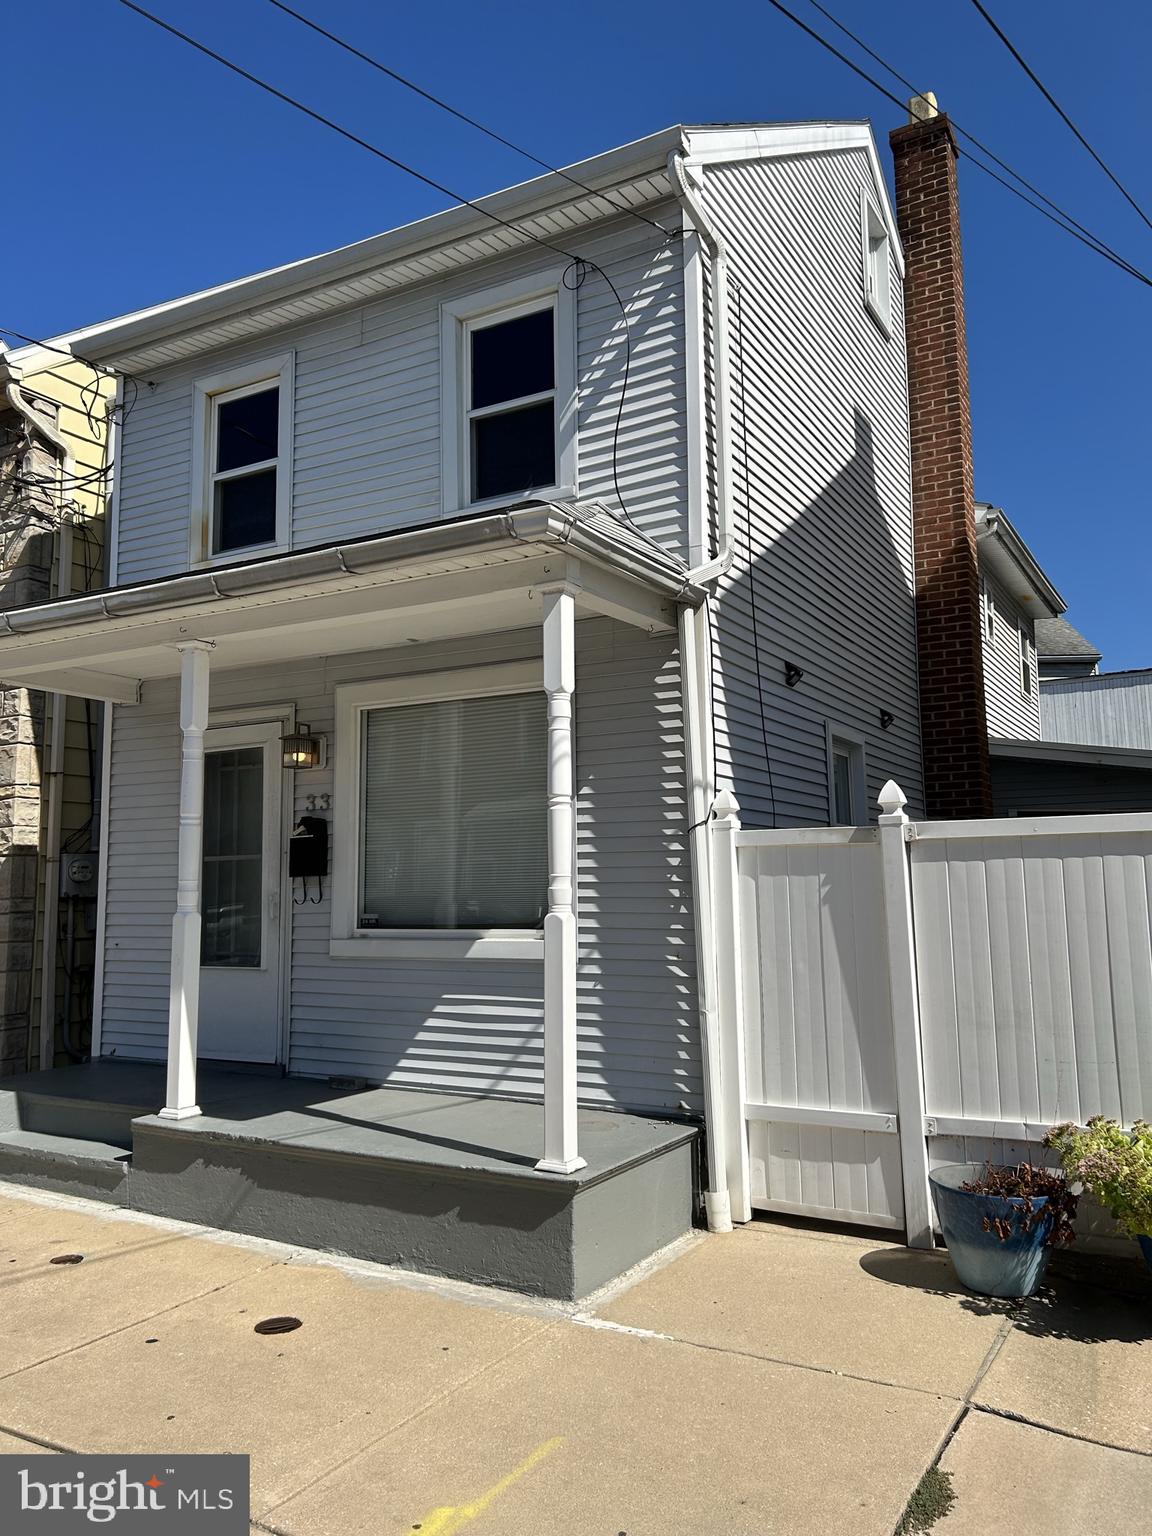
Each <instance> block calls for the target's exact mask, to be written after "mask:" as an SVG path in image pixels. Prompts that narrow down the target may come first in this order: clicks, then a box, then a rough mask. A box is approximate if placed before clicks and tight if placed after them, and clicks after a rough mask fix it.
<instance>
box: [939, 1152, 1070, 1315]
mask: <svg viewBox="0 0 1152 1536" xmlns="http://www.w3.org/2000/svg"><path fill="white" fill-rule="evenodd" d="M931 1183H932V1193H933V1196H934V1197H935V1200H936V1212H937V1215H938V1216H939V1217H940V1229H941V1231H942V1232H943V1234H944V1241H945V1242H946V1243H947V1245H948V1254H949V1257H950V1258H951V1260H952V1263H953V1266H954V1268H955V1270H956V1274H957V1276H958V1277H959V1279H960V1281H961V1283H962V1284H963V1285H966V1286H967V1287H968V1289H969V1290H970V1291H977V1292H979V1293H980V1295H982V1296H1001V1297H1020V1296H1031V1295H1032V1293H1033V1291H1035V1289H1036V1287H1037V1286H1038V1285H1039V1284H1040V1282H1041V1280H1042V1279H1043V1278H1044V1271H1045V1270H1046V1269H1047V1267H1048V1259H1049V1257H1050V1255H1051V1253H1052V1249H1053V1248H1058V1247H1062V1246H1064V1245H1065V1244H1067V1243H1070V1242H1072V1240H1073V1236H1074V1233H1073V1228H1072V1223H1073V1221H1074V1220H1075V1217H1076V1196H1075V1195H1074V1194H1073V1193H1072V1190H1071V1188H1070V1186H1069V1184H1068V1181H1067V1179H1065V1177H1064V1175H1063V1174H1062V1173H1060V1172H1059V1171H1058V1170H1056V1169H1052V1168H1040V1167H1037V1166H1036V1165H1035V1164H1034V1163H1017V1164H1015V1165H1013V1166H1004V1165H1002V1164H998V1163H951V1164H949V1165H947V1166H946V1167H943V1168H937V1169H935V1170H934V1171H933V1173H932V1175H931Z"/></svg>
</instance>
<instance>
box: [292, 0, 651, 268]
mask: <svg viewBox="0 0 1152 1536" xmlns="http://www.w3.org/2000/svg"><path fill="white" fill-rule="evenodd" d="M268 3H269V4H270V5H274V6H275V7H276V9H277V10H278V11H283V12H284V14H285V15H286V16H291V17H293V18H294V19H295V20H296V21H298V22H300V23H301V24H302V25H303V26H305V27H309V28H311V30H312V31H313V32H317V33H319V35H320V36H321V37H326V38H327V39H328V41H329V42H330V43H335V44H336V46H337V47H338V48H343V49H344V51H345V52H346V53H350V54H352V55H353V57H354V58H357V59H361V60H362V61H363V62H364V63H365V64H370V65H371V66H372V68H373V69H377V70H379V71H380V73H381V74H382V75H387V76H388V78H389V80H395V81H396V83H397V84H398V85H402V86H404V87H405V88H406V89H407V90H409V91H414V92H415V93H416V95H417V96H422V97H423V98H424V100H425V101H430V102H431V103H432V105H433V106H436V107H439V108H440V109H441V110H442V111H444V112H449V113H451V115H452V116H453V117H455V118H459V120H460V121H461V122H462V123H467V124H468V126H469V127H470V128H475V129H477V130H478V131H479V132H480V133H484V134H487V136H488V137H489V138H490V139H493V140H495V142H496V143H497V144H503V145H504V147H505V149H510V150H512V151H513V152H514V153H515V154H517V155H522V156H523V157H524V159H525V160H531V162H532V164H533V165H538V166H540V168H541V169H542V170H545V171H551V172H552V174H553V175H555V176H562V177H563V178H564V180H565V181H566V182H568V183H570V185H572V186H574V187H579V188H580V190H581V192H587V193H588V195H589V196H590V197H598V198H600V199H601V201H602V202H605V203H607V204H608V206H609V207H610V208H614V209H615V210H616V212H617V213H625V214H629V215H630V216H631V217H632V218H635V219H639V220H640V221H641V223H643V224H647V225H648V227H649V228H650V229H654V230H656V231H657V232H658V233H659V234H661V235H663V236H664V237H665V239H671V238H673V237H672V232H671V231H670V230H667V229H665V228H664V226H663V225H662V224H658V223H657V222H656V220H655V219H649V218H647V217H646V216H645V215H644V214H642V213H640V212H638V211H637V210H636V209H635V208H632V207H629V206H628V204H626V203H618V202H616V200H615V199H614V198H612V197H609V196H608V194H607V193H606V192H602V191H598V190H597V189H596V188H595V187H589V186H587V185H586V184H585V183H584V182H582V181H580V180H578V179H577V178H576V177H575V176H570V175H569V174H568V172H567V171H564V170H561V168H560V167H559V166H558V165H553V164H552V163H551V162H550V161H548V160H541V158H540V156H539V155H535V154H533V153H532V151H531V150H530V149H525V148H524V147H523V145H521V144H516V143H514V142H513V141H512V140H511V139H507V138H505V137H504V135H503V134H501V133H497V132H496V130H495V129H494V128H489V127H488V126H487V124H486V123H481V122H478V121H477V120H476V118H474V117H469V116H468V114H467V113H466V112H461V111H460V110H459V108H458V107H454V106H452V104H451V102H447V101H444V100H443V98H442V97H440V96H435V95H433V93H432V92H431V91H428V90H425V88H424V87H423V86H422V85H417V84H416V82H415V81H414V80H409V79H408V77H407V76H406V75H402V74H400V73H399V71H398V70H395V69H392V68H390V66H389V65H387V64H382V63H381V62H380V60H379V59H376V58H373V57H372V55H371V54H370V53H365V52H364V51H363V50H362V49H360V48H357V47H356V46H355V45H354V44H353V43H350V42H348V41H347V40H346V39H345V38H342V37H338V36H337V35H336V33H335V32H329V31H328V29H327V27H322V26H321V25H320V23H319V22H317V21H313V20H312V19H311V17H309V16H305V15H304V14H303V12H302V11H297V10H294V9H293V7H292V6H290V5H285V4H284V0H268Z"/></svg>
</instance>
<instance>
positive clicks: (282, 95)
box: [120, 0, 591, 266]
mask: <svg viewBox="0 0 1152 1536" xmlns="http://www.w3.org/2000/svg"><path fill="white" fill-rule="evenodd" d="M120 4H121V5H123V6H126V7H127V8H128V10H130V11H135V12H136V14H137V16H143V17H144V19H145V21H150V22H152V24H153V25H154V26H157V27H160V28H161V29H162V30H163V31H165V32H168V33H170V34H171V36H172V37H177V38H179V39H180V41H181V42H182V43H187V44H188V46H189V47H190V48H195V50H196V51H197V53H202V54H204V55H205V57H206V58H209V59H215V61H216V63H217V64H222V65H223V66H224V68H225V69H230V70H231V71H232V73H233V74H234V75H239V76H240V78H241V79H242V80H247V81H248V83H249V84H250V85H255V86H259V88H260V89H261V90H262V91H267V93H268V94H269V96H275V97H276V99H277V101H282V102H284V104H285V105H286V106H289V107H295V109H296V111H297V112H303V113H304V115H305V116H306V117H310V118H312V120H313V121H314V122H317V123H321V124H322V125H323V126H324V127H325V128H331V130H332V132H333V133H338V134H339V135H340V137H341V138H342V139H347V140H348V141H349V143H351V144H357V145H359V147H360V148H361V149H366V150H367V151H368V153H369V154H370V155H375V156H376V158H377V159H378V160H383V161H384V162H385V163H386V164H388V165H391V166H394V167H395V168H396V170H398V171H404V172H405V173H406V174H407V175H409V176H413V177H415V179H416V180H417V181H422V182H423V183H424V185H425V186H426V187H431V188H432V190H433V191H434V192H439V193H441V195H442V196H444V197H449V198H451V199H452V201H453V202H454V203H462V204H463V205H464V207H466V208H471V209H472V211H473V212H474V213H479V214H482V215H483V216H484V218H486V219H490V220H491V221H492V223H493V224H498V225H499V226H500V228H501V229H508V230H511V231H512V232H513V233H514V234H518V235H522V236H523V237H524V239H526V240H530V241H532V242H533V244H535V245H541V246H543V247H544V248H545V250H549V251H552V252H554V253H555V254H556V255H557V256H563V257H564V259H565V260H566V261H574V262H581V261H582V258H581V257H578V256H573V254H572V252H571V251H566V250H564V248H563V247H562V246H559V245H553V243H552V242H551V241H550V240H545V239H543V238H542V237H541V236H540V235H534V234H532V232H531V231H530V230H527V229H524V228H522V227H521V226H520V225H517V224H510V223H509V222H508V220H507V219H502V218H501V217H500V215H499V214H498V213H492V212H491V211H490V210H489V209H487V208H485V207H484V206H483V204H482V203H477V202H474V201H473V200H472V199H471V198H470V197H463V196H461V194H460V193H459V192H454V191H453V190H452V188H451V187H446V186H445V185H444V183H443V182H442V181H437V180H436V179H435V178H434V177H432V176H427V175H425V173H424V172H423V171H418V170H417V169H416V168H415V166H412V165H407V164H406V163H405V162H404V161H403V160H398V159H397V158H396V156H395V155H390V154H388V153H387V152H386V151H385V150H383V149H381V148H380V147H379V146H378V145H376V144H372V143H370V142H369V141H368V140H367V139H362V138H361V137H360V136H359V134H356V133H353V132H352V130H351V129H350V128H344V127H341V125H340V124H339V123H337V122H334V121H333V120H332V118H330V117H325V116H324V114H323V113H322V112H317V111H316V109H315V108H314V107H309V106H305V104H304V103H303V102H302V101H298V100H297V99H296V98H295V97H294V96H289V95H288V94H287V92H286V91H281V90H279V89H278V88H277V87H276V86H274V85H270V84H269V83H268V81H267V80H261V78H260V76H259V75H254V74H252V72H251V71H250V70H247V69H244V68H243V67H242V66H241V65H239V64H237V63H235V62H234V61H233V60H232V59H227V58H225V57H224V55H223V54H222V53H217V52H216V51H215V50H214V49H212V48H209V47H208V46H207V44H206V43H201V42H199V41H198V40H197V39H196V38H194V37H191V36H189V34H188V33H187V32H181V31H180V29H179V27H174V26H173V25H172V23H171V22H168V21H164V20H163V19H162V18H161V17H159V16H154V15H153V14H152V12H151V11H146V10H145V9H144V7H143V6H142V5H137V4H136V0H120ZM584 265H587V266H590V265H591V263H590V262H584Z"/></svg>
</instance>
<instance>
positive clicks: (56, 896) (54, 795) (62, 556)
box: [4, 380, 73, 1069]
mask: <svg viewBox="0 0 1152 1536" xmlns="http://www.w3.org/2000/svg"><path fill="white" fill-rule="evenodd" d="M4 392H5V394H6V395H7V397H8V401H9V403H10V404H11V405H12V407H13V409H15V410H17V411H18V412H19V413H20V415H21V416H22V417H23V418H24V420H25V421H27V422H28V424H29V426H30V427H31V428H32V429H33V431H35V432H38V433H40V435H41V436H42V437H46V438H47V439H48V441H49V442H50V443H51V444H52V446H53V447H54V448H55V449H56V450H57V452H58V453H59V455H60V470H61V476H62V478H63V479H64V480H65V481H66V480H67V478H68V477H69V475H70V474H71V471H72V467H73V459H72V450H71V448H70V447H69V446H68V440H67V438H66V437H64V436H63V434H62V433H60V432H59V431H57V430H56V428H55V427H53V426H51V425H50V424H49V423H48V422H46V421H44V420H42V419H41V418H40V417H39V416H38V415H37V414H36V412H35V411H34V410H33V409H32V407H31V406H30V405H29V404H28V402H27V400H25V398H24V396H23V394H22V392H21V389H20V386H19V384H18V383H17V382H16V381H15V380H13V381H12V382H11V383H9V384H7V385H6V386H5V391H4ZM61 499H63V497H61ZM59 535H60V537H59V541H58V544H57V549H56V581H55V588H56V590H55V593H54V594H53V595H54V597H55V598H57V599H59V598H62V597H69V596H71V593H72V524H71V521H70V518H69V517H68V516H66V515H65V514H64V513H63V511H62V512H61V517H60V526H59ZM47 705H48V710H47V713H48V719H49V722H50V730H51V741H50V743H49V747H48V766H47V769H46V770H45V775H44V776H45V778H46V779H47V781H48V784H47V800H48V807H47V816H46V818H45V827H44V859H43V866H42V867H43V871H44V928H43V932H42V933H41V935H40V1066H41V1068H42V1069H44V1068H47V1067H50V1066H51V1065H52V1061H53V1058H54V1056H55V1044H56V1017H55V1014H56V939H57V934H56V930H57V927H58V926H59V922H60V823H61V821H62V819H63V800H64V736H65V732H66V729H67V700H66V699H65V697H64V695H63V694H62V693H50V694H49V695H48V696H47ZM33 982H35V971H34V972H33ZM25 1060H26V1062H27V1065H28V1066H29V1067H31V1065H32V1031H31V1030H29V1031H28V1052H27V1055H26V1057H25Z"/></svg>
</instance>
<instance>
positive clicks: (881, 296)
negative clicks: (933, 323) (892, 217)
mask: <svg viewBox="0 0 1152 1536" xmlns="http://www.w3.org/2000/svg"><path fill="white" fill-rule="evenodd" d="M873 240H876V241H878V242H879V243H878V246H877V248H876V249H875V250H873ZM860 252H861V259H862V261H863V266H864V306H865V308H866V309H867V310H868V313H869V314H870V315H871V316H872V318H873V319H874V320H875V321H876V323H877V325H878V326H879V327H880V329H881V330H882V331H883V332H884V335H885V336H888V337H891V335H892V236H891V233H890V232H889V229H888V225H887V223H886V222H885V220H884V216H883V214H882V213H881V212H880V210H879V208H878V207H877V206H876V204H875V203H874V202H873V200H872V198H871V197H870V196H869V195H868V192H867V191H866V190H864V189H863V188H861V191H860Z"/></svg>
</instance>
